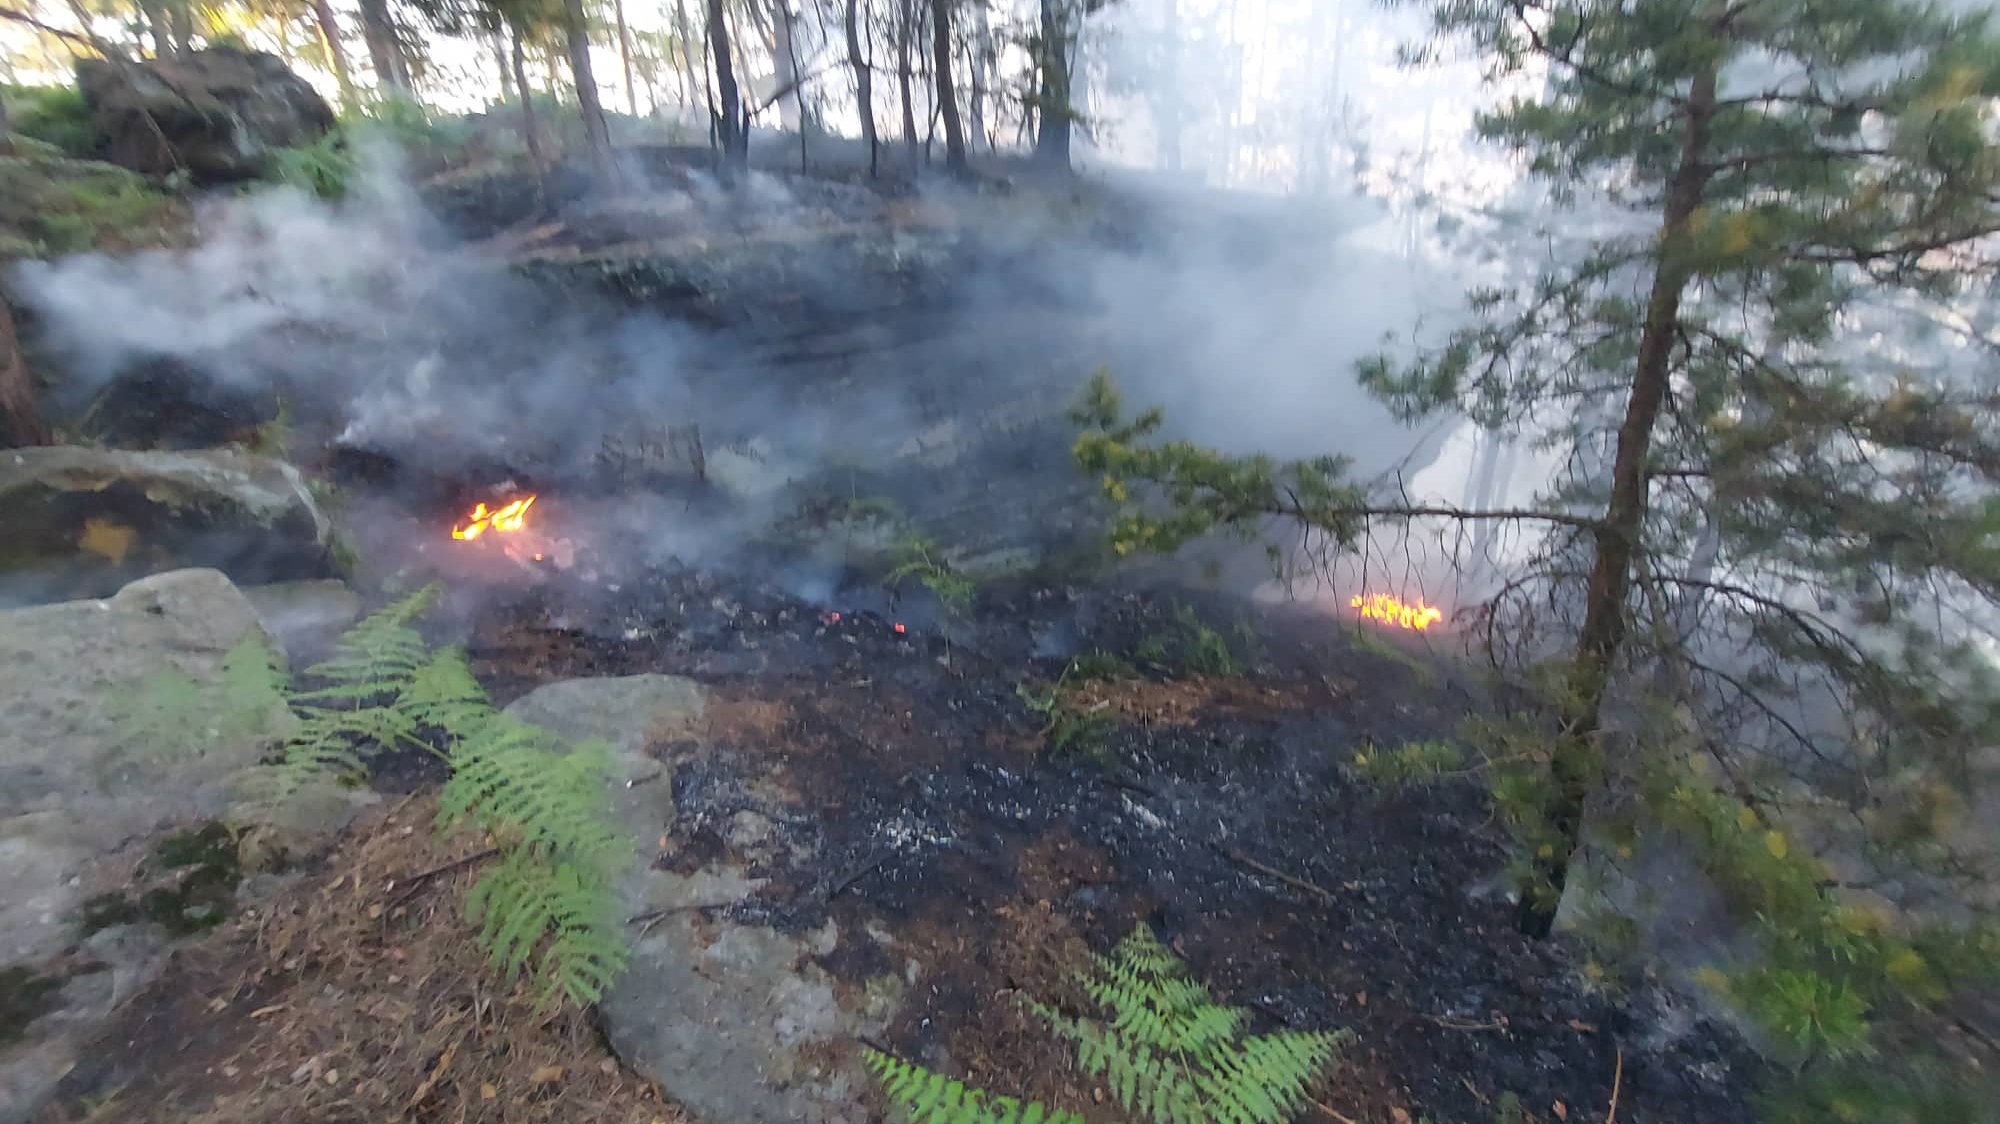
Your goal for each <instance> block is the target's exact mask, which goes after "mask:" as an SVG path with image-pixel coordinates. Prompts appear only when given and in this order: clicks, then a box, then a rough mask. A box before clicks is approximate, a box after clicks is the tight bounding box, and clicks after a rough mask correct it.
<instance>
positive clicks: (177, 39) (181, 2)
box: [170, 0, 194, 54]
mask: <svg viewBox="0 0 2000 1124" xmlns="http://www.w3.org/2000/svg"><path fill="white" fill-rule="evenodd" d="M170 11H171V13H172V22H173V28H174V53H176V54H186V53H187V52H189V51H192V50H194V0H174V3H173V7H172V9H170Z"/></svg>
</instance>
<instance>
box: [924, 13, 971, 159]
mask: <svg viewBox="0 0 2000 1124" xmlns="http://www.w3.org/2000/svg"><path fill="white" fill-rule="evenodd" d="M951 3H952V0H931V56H932V61H931V65H932V66H933V67H935V68H936V73H937V80H936V81H937V96H938V113H939V114H941V115H942V116H943V117H944V166H945V168H946V169H948V170H949V171H950V172H951V173H952V174H953V175H961V176H962V175H965V174H966V173H967V172H969V171H971V166H970V165H968V164H967V163H966V160H965V126H964V125H963V124H961V123H960V122H959V119H958V90H957V89H956V87H955V86H954V84H953V82H952V74H951Z"/></svg>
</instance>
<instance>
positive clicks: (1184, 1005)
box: [865, 925, 1348, 1124]
mask: <svg viewBox="0 0 2000 1124" xmlns="http://www.w3.org/2000/svg"><path fill="white" fill-rule="evenodd" d="M1078 984H1079V985H1080V987H1081V989H1082V991H1083V993H1084V994H1085V995H1087V996H1089V997H1090V999H1091V1000H1092V1002H1094V1003H1095V1004H1097V1006H1098V1007H1099V1008H1100V1010H1101V1011H1102V1013H1103V1017H1101V1018H1080V1017H1072V1016H1070V1015H1067V1014H1065V1013H1063V1012H1062V1011H1060V1010H1058V1009H1056V1008H1054V1007H1052V1006H1049V1005H1046V1004H1044V1003H1041V1002H1038V1001H1033V1000H1030V1001H1028V1003H1027V1006H1028V1008H1029V1009H1030V1010H1032V1011H1033V1012H1035V1013H1036V1014H1037V1015H1038V1016H1040V1017H1041V1018H1042V1019H1043V1021H1045V1022H1046V1023H1047V1024H1048V1025H1049V1027H1050V1029H1052V1030H1053V1031H1054V1032H1055V1033H1057V1034H1059V1035H1061V1036H1062V1037H1064V1038H1067V1039H1069V1040H1070V1041H1072V1042H1074V1043H1075V1044H1076V1048H1077V1067H1078V1069H1080V1070H1081V1071H1082V1072H1084V1073H1085V1074H1088V1075H1089V1076H1091V1077H1094V1078H1099V1079H1101V1080H1103V1081H1104V1083H1105V1085H1106V1086H1107V1087H1108V1088H1109V1089H1110V1091H1111V1093H1112V1096H1113V1098H1114V1099H1115V1100H1116V1101H1117V1103H1118V1105H1119V1107H1120V1108H1121V1109H1123V1110H1124V1111H1125V1112H1127V1113H1131V1114H1133V1119H1138V1120H1146V1121H1151V1122H1153V1124H1280V1122H1282V1121H1286V1120H1290V1119H1291V1118H1292V1117H1293V1116H1294V1115H1295V1114H1296V1113H1297V1112H1298V1110H1299V1109H1300V1107H1301V1106H1302V1105H1303V1104H1304V1100H1305V1094H1306V1089H1307V1088H1308V1087H1309V1086H1310V1085H1311V1084H1312V1082H1313V1081H1314V1080H1316V1079H1317V1078H1318V1077H1319V1076H1320V1075H1321V1074H1322V1072H1323V1071H1324V1070H1325V1068H1326V1067H1327V1065H1328V1064H1330V1063H1331V1062H1332V1061H1333V1059H1334V1055H1335V1052H1336V1051H1337V1050H1338V1048H1339V1047H1340V1046H1341V1045H1342V1043H1343V1042H1344V1041H1345V1040H1346V1039H1347V1037H1348V1036H1347V1035H1346V1034H1344V1033H1337V1032H1325V1031H1289V1030H1287V1031H1278V1032H1275V1033H1272V1034H1263V1035H1248V1034H1246V1033H1245V1032H1246V1030H1247V1028H1248V1025H1249V1015H1248V1012H1246V1011H1244V1010H1243V1009H1241V1008H1237V1007H1230V1006H1227V1005H1224V1004H1221V1003H1217V1002H1216V1001H1215V998H1214V996H1213V995H1212V994H1211V993H1210V992H1209V990H1208V988H1207V987H1206V986H1205V985H1204V984H1202V983H1201V982H1200V981H1198V980H1196V979H1194V978H1193V977H1192V976H1191V975H1190V974H1189V972H1188V968H1187V964H1186V963H1185V962H1184V961H1182V960H1181V958H1180V957H1178V956H1176V955H1175V954H1174V953H1173V951H1172V950H1171V949H1169V948H1167V947H1166V946H1165V945H1163V944H1161V943H1160V941H1159V938H1158V937H1156V936H1154V934H1153V931H1152V930H1151V929H1150V928H1148V927H1147V926H1145V925H1140V926H1138V927H1137V928H1135V929H1134V930H1133V932H1132V933H1131V935H1129V936H1127V937H1126V938H1125V939H1124V940H1123V941H1121V942H1119V944H1118V946H1117V947H1116V948H1115V949H1113V950H1112V952H1111V953H1110V954H1109V955H1093V956H1092V957H1091V960H1090V963H1089V965H1088V967H1087V969H1086V970H1085V971H1083V972H1081V973H1079V977H1078ZM865 1057H866V1061H867V1064H868V1067H869V1068H870V1069H871V1070H872V1071H873V1072H874V1073H875V1075H876V1076H877V1078H879V1079H880V1080H881V1081H882V1083H883V1087H884V1091H885V1092H886V1093H887V1094H888V1096H889V1099H890V1101H891V1102H892V1103H893V1104H895V1105H896V1106H897V1107H898V1108H900V1109H901V1110H903V1112H904V1113H905V1114H906V1115H908V1117H909V1118H910V1120H911V1121H912V1122H913V1124H987V1122H997V1121H1015V1120H1019V1121H1023V1122H1025V1121H1030V1120H1077V1119H1079V1118H1077V1117H1075V1116H1073V1115H1068V1114H1061V1113H1053V1112H1051V1111H1050V1110H1049V1109H1047V1108H1046V1107H1045V1106H1043V1105H1039V1104H1033V1103H1030V1104H1025V1105H1024V1104H1022V1103H1020V1102H1017V1101H1014V1100H1012V1099H1008V1098H993V1097H991V1096H989V1094H987V1093H985V1092H984V1091H982V1090H978V1089H972V1088H968V1087H966V1086H965V1085H963V1084H962V1083H960V1082H958V1081H955V1080H951V1079H949V1078H946V1077H945V1076H943V1075H942V1074H937V1073H933V1072H930V1071H928V1070H925V1069H923V1068H922V1067H920V1066H916V1065H912V1064H910V1063H908V1062H905V1061H903V1060H901V1059H898V1058H894V1057H891V1056H889V1055H887V1054H883V1053H881V1052H879V1051H875V1050H872V1049H871V1050H869V1051H868V1052H867V1054H866V1055H865Z"/></svg>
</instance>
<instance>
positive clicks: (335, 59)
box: [313, 0, 354, 108]
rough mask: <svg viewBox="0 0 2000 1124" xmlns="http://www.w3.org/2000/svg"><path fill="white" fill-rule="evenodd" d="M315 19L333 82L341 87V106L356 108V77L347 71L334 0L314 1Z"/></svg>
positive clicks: (345, 55) (344, 50) (345, 49)
mask: <svg viewBox="0 0 2000 1124" xmlns="http://www.w3.org/2000/svg"><path fill="white" fill-rule="evenodd" d="M313 19H314V20H316V21H317V22H318V23H319V38H320V42H321V43H322V44H324V45H325V47H326V60H327V63H328V64H329V65H331V66H332V67H333V80H334V81H335V82H336V83H337V84H338V85H339V86H340V104H341V105H342V106H345V107H348V108H352V107H353V106H354V75H353V73H352V72H351V71H349V70H348V69H347V48H345V47H343V46H341V45H340V20H339V19H338V18H336V17H335V16H334V14H333V3H332V0H313Z"/></svg>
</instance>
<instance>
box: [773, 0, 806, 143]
mask: <svg viewBox="0 0 2000 1124" xmlns="http://www.w3.org/2000/svg"><path fill="white" fill-rule="evenodd" d="M796 31H797V27H796V25H795V23H794V21H793V18H792V3H791V0H771V65H772V67H773V68H774V70H775V75H774V77H773V81H774V83H775V85H773V86H772V88H771V96H772V97H775V98H777V99H778V124H779V126H780V127H781V128H783V129H784V130H785V131H787V132H790V131H791V130H793V129H800V130H803V129H804V128H805V110H804V108H803V107H802V106H800V105H798V104H796V101H797V99H788V97H787V95H788V94H791V93H796V92H797V91H798V88H799V54H798V47H797V44H795V43H793V42H792V36H793V35H794V34H795V33H796Z"/></svg>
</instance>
